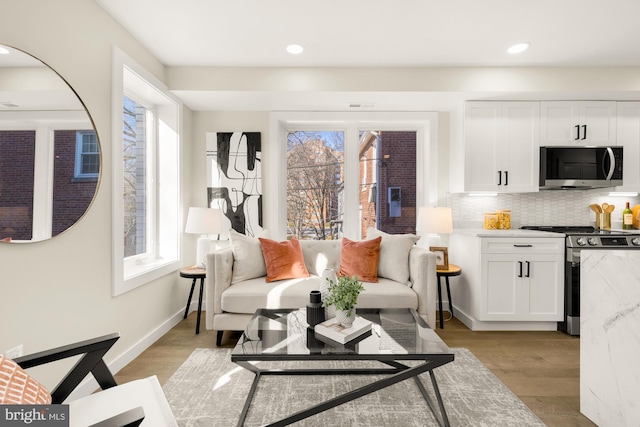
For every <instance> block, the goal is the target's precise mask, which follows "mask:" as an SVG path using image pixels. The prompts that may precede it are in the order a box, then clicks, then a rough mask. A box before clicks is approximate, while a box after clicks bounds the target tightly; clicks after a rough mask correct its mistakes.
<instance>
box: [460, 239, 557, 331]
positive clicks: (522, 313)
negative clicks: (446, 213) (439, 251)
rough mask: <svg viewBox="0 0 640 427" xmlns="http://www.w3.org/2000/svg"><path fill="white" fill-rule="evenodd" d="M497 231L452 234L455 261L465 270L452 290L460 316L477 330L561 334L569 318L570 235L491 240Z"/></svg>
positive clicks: (471, 327) (470, 326)
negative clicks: (566, 305)
mask: <svg viewBox="0 0 640 427" xmlns="http://www.w3.org/2000/svg"><path fill="white" fill-rule="evenodd" d="M494 233H496V234H492V233H489V232H487V233H483V232H482V231H480V232H478V233H476V234H475V235H474V234H473V233H469V232H467V233H459V232H455V233H454V234H452V235H451V236H450V242H449V258H450V260H453V259H455V264H457V265H459V266H460V267H461V268H462V271H463V275H462V277H463V279H460V280H459V281H458V282H457V284H456V285H452V287H451V288H452V292H453V295H452V300H453V302H454V306H455V308H454V312H455V313H456V317H458V318H459V319H460V320H461V321H462V322H463V323H465V324H466V325H467V326H468V327H469V328H470V329H472V330H513V329H532V330H555V329H556V327H557V322H559V321H562V319H563V315H564V237H562V236H560V235H558V237H530V236H529V235H527V236H526V237H524V236H523V237H486V236H487V235H490V236H495V235H498V236H499V235H500V232H499V231H498V232H494ZM505 234H507V233H505ZM515 234H517V232H515ZM515 234H514V233H511V235H515ZM523 234H524V233H523ZM533 236H535V234H534V235H533ZM454 289H455V292H454Z"/></svg>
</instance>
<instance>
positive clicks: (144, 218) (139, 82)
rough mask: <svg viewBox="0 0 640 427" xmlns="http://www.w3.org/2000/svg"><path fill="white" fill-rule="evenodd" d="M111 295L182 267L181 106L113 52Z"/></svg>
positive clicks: (160, 84)
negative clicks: (112, 276) (112, 259)
mask: <svg viewBox="0 0 640 427" xmlns="http://www.w3.org/2000/svg"><path fill="white" fill-rule="evenodd" d="M114 76H116V78H114V94H113V96H114V101H113V102H114V108H113V115H114V125H113V132H114V143H113V170H114V178H113V179H114V181H113V187H114V190H113V209H114V212H113V230H114V231H113V247H114V266H113V267H114V268H113V270H114V284H113V294H114V295H119V294H121V293H123V292H126V291H128V290H131V289H133V288H135V287H137V286H140V285H143V284H145V283H148V282H150V281H152V280H154V279H157V278H159V277H161V276H163V275H166V274H168V273H170V272H172V271H174V270H176V269H177V268H179V257H180V255H179V254H180V227H179V176H180V173H179V164H180V163H179V162H180V126H179V124H180V103H179V102H178V101H177V100H176V99H175V97H174V96H173V95H171V94H170V93H169V92H168V91H167V90H166V88H165V87H164V85H163V84H162V83H160V82H159V81H157V80H156V79H155V78H154V77H153V76H151V75H150V74H149V73H147V72H146V71H145V70H144V69H142V68H141V67H140V66H139V65H137V64H136V63H135V62H133V61H132V60H131V59H130V58H128V57H127V56H126V55H125V54H124V53H122V52H120V51H119V50H116V51H115V52H114Z"/></svg>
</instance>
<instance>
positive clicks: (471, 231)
mask: <svg viewBox="0 0 640 427" xmlns="http://www.w3.org/2000/svg"><path fill="white" fill-rule="evenodd" d="M453 233H454V234H464V235H468V236H476V237H527V238H529V237H532V238H537V237H562V238H564V234H562V233H551V232H548V231H536V230H521V229H519V228H514V229H511V230H485V229H483V228H456V229H454V230H453Z"/></svg>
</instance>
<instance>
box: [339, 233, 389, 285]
mask: <svg viewBox="0 0 640 427" xmlns="http://www.w3.org/2000/svg"><path fill="white" fill-rule="evenodd" d="M381 240H382V237H376V238H375V239H371V240H362V241H360V242H354V241H353V240H349V239H347V238H346V237H343V238H342V250H341V251H340V275H342V276H356V277H357V278H358V279H360V280H361V281H363V282H377V281H378V261H379V259H380V241H381Z"/></svg>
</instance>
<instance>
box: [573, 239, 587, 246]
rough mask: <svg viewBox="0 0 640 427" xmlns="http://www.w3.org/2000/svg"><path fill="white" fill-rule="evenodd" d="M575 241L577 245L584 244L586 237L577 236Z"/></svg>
mask: <svg viewBox="0 0 640 427" xmlns="http://www.w3.org/2000/svg"><path fill="white" fill-rule="evenodd" d="M576 243H577V244H578V246H585V245H586V244H587V239H585V238H584V237H578V238H577V239H576Z"/></svg>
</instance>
